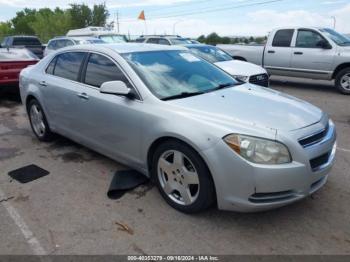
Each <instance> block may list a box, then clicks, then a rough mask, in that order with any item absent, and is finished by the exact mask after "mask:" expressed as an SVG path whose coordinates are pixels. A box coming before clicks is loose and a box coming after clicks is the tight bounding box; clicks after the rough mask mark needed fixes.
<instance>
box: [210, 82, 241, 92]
mask: <svg viewBox="0 0 350 262" xmlns="http://www.w3.org/2000/svg"><path fill="white" fill-rule="evenodd" d="M239 84H240V83H239V82H238V83H225V84H220V85H218V86H217V87H215V88H214V89H212V90H210V91H216V90H220V89H225V88H228V87H232V86H235V85H239Z"/></svg>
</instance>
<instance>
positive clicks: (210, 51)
mask: <svg viewBox="0 0 350 262" xmlns="http://www.w3.org/2000/svg"><path fill="white" fill-rule="evenodd" d="M189 49H190V50H191V52H193V53H194V54H196V55H198V56H200V57H201V58H203V59H205V60H207V61H209V62H210V63H216V62H223V61H231V60H233V58H232V57H231V56H230V55H228V54H227V53H225V52H224V51H222V50H220V49H219V48H217V47H214V46H193V47H192V46H191V47H189Z"/></svg>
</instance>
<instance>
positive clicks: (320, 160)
mask: <svg viewBox="0 0 350 262" xmlns="http://www.w3.org/2000/svg"><path fill="white" fill-rule="evenodd" d="M329 156H330V152H328V153H326V154H323V155H321V156H319V157H316V158H313V159H311V160H310V166H311V169H312V170H313V171H317V170H318V169H319V168H320V167H321V166H322V165H324V164H326V163H327V162H328V159H329Z"/></svg>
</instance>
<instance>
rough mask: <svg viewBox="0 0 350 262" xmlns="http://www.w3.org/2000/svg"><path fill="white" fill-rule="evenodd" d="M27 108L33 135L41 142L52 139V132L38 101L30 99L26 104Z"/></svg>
mask: <svg viewBox="0 0 350 262" xmlns="http://www.w3.org/2000/svg"><path fill="white" fill-rule="evenodd" d="M27 110H28V116H29V121H30V126H31V128H32V130H33V133H34V134H35V136H36V137H37V138H38V139H39V140H40V141H43V142H50V141H52V140H53V138H54V134H53V133H52V132H51V130H50V127H49V124H48V123H47V120H46V116H45V113H44V110H43V109H42V107H41V105H40V104H39V102H38V101H37V100H36V99H32V100H31V101H30V102H29V104H28V108H27ZM36 111H37V112H36Z"/></svg>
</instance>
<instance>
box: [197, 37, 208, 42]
mask: <svg viewBox="0 0 350 262" xmlns="http://www.w3.org/2000/svg"><path fill="white" fill-rule="evenodd" d="M197 41H198V42H201V43H205V41H206V38H205V35H201V36H200V37H198V38H197Z"/></svg>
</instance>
